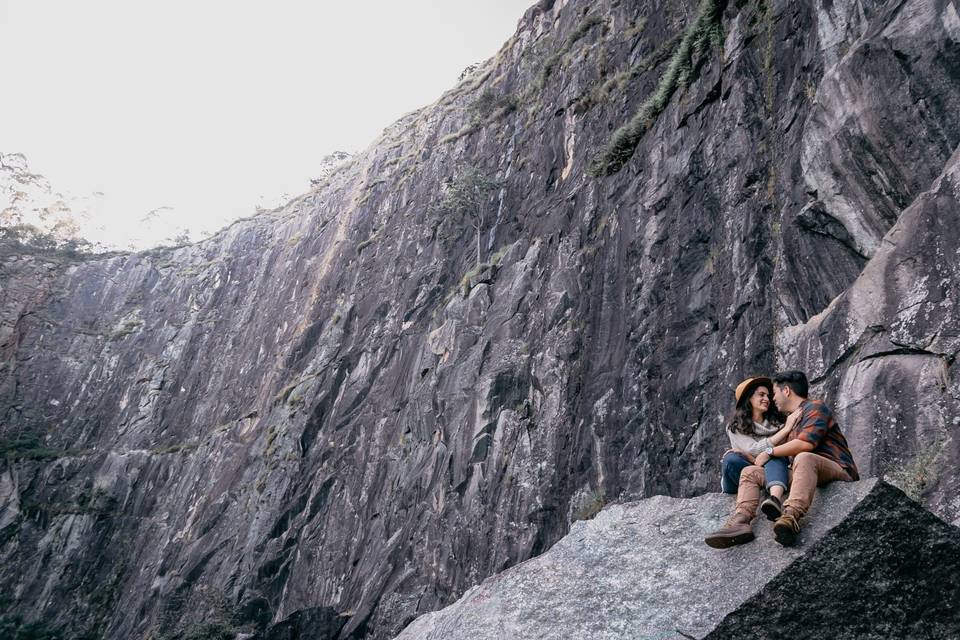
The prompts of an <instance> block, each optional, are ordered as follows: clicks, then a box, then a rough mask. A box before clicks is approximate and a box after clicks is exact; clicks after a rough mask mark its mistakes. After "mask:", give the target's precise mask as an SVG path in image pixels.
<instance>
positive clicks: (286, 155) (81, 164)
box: [0, 0, 534, 244]
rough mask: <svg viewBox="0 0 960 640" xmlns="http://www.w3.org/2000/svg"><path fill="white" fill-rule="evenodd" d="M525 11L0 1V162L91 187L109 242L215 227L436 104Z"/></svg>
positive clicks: (80, 190)
mask: <svg viewBox="0 0 960 640" xmlns="http://www.w3.org/2000/svg"><path fill="white" fill-rule="evenodd" d="M533 1H534V0H492V1H487V2H475V1H473V2H468V1H466V0H442V1H440V0H438V1H434V2H430V1H426V0H411V1H404V0H394V1H376V2H370V1H368V2H293V1H286V0H274V1H272V2H249V1H238V0H231V1H229V2H228V1H220V0H216V1H215V0H193V1H191V2H184V1H181V0H163V1H162V2H146V1H142V0H115V1H113V0H109V1H108V0H82V1H77V0H62V1H53V0H0V47H2V49H0V50H2V53H3V60H4V63H3V70H4V72H3V84H4V89H3V96H2V97H0V152H5V153H12V152H21V153H23V154H25V155H26V157H27V160H28V162H29V166H30V168H31V170H32V171H35V172H37V173H41V174H44V175H45V176H46V177H47V178H48V179H49V181H50V183H51V184H52V185H53V186H54V187H55V188H56V189H57V190H62V191H67V192H69V194H70V195H72V196H75V197H82V196H87V195H89V194H91V193H93V192H103V193H104V194H105V195H104V196H103V197H101V198H100V200H99V201H98V204H97V206H96V207H95V208H96V209H97V212H96V213H97V215H102V216H105V218H104V220H106V224H105V226H106V227H107V228H108V229H112V231H109V233H110V234H111V235H112V236H118V237H119V235H122V233H121V231H122V232H123V233H129V229H130V227H131V223H134V224H135V222H136V221H137V220H139V219H140V218H141V217H142V216H143V215H144V214H145V213H146V212H148V211H151V210H153V209H157V208H159V207H172V208H173V212H172V213H171V212H167V213H166V215H168V216H170V219H171V220H174V219H175V220H176V221H177V222H178V224H180V223H182V224H188V225H189V226H190V228H191V230H192V231H193V232H194V233H196V232H198V231H201V230H203V229H207V230H212V229H210V227H217V226H220V225H222V223H223V222H224V221H225V220H228V219H232V218H234V217H239V216H244V215H249V214H250V213H252V212H253V210H254V207H255V206H256V205H257V204H263V205H268V206H273V205H275V204H277V203H278V202H279V199H280V196H281V194H284V193H287V194H291V195H294V194H298V193H302V192H304V191H306V190H307V189H308V187H309V179H310V178H311V177H315V176H316V175H317V173H318V166H319V161H320V159H321V158H323V156H325V155H326V154H328V153H331V152H333V151H335V150H347V151H359V150H361V149H363V148H365V147H366V146H367V145H368V144H369V143H370V142H371V141H372V140H373V139H374V138H375V137H376V136H377V134H379V132H380V131H381V130H382V129H383V128H384V127H386V126H387V125H388V124H390V123H391V122H393V121H394V120H396V119H397V118H398V117H400V116H401V115H403V114H404V113H407V112H409V111H411V110H413V109H416V108H418V107H420V106H423V105H425V104H428V103H430V102H433V101H434V100H435V99H436V98H438V97H439V96H440V94H441V93H442V92H443V91H444V90H446V89H448V88H450V87H452V86H453V85H455V84H456V81H457V77H458V76H459V75H460V72H461V71H462V70H463V68H464V67H466V66H467V65H468V64H470V63H473V62H478V61H481V60H485V59H486V58H489V57H491V56H493V55H494V54H495V53H496V52H497V50H498V49H499V48H500V45H502V44H503V42H505V41H506V40H507V39H508V38H509V37H510V35H512V33H513V32H514V30H515V29H516V25H517V21H518V20H519V18H520V16H521V15H522V14H523V12H524V11H525V10H526V8H527V7H528V6H529V5H530V4H531V3H532V2H533ZM0 204H2V203H0ZM98 239H100V238H98ZM107 239H108V240H112V241H114V242H120V243H121V244H122V241H121V240H117V239H114V238H112V237H111V238H107ZM157 240H159V238H157Z"/></svg>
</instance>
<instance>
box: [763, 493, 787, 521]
mask: <svg viewBox="0 0 960 640" xmlns="http://www.w3.org/2000/svg"><path fill="white" fill-rule="evenodd" d="M760 511H761V513H763V515H765V516H767V520H769V521H770V522H773V521H774V520H776V519H777V518H779V517H780V516H781V515H783V503H782V502H780V498H778V497H776V496H770V497H768V498H767V499H766V500H764V501H763V502H762V503H760Z"/></svg>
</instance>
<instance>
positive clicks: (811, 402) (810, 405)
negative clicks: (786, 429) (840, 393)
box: [803, 398, 833, 415]
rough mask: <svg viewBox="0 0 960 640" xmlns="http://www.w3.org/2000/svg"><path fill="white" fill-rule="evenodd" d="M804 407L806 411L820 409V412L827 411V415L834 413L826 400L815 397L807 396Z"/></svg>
mask: <svg viewBox="0 0 960 640" xmlns="http://www.w3.org/2000/svg"><path fill="white" fill-rule="evenodd" d="M803 409H804V411H819V412H820V413H825V414H827V415H830V414H832V413H833V411H831V410H830V407H828V406H827V403H826V402H824V401H823V400H817V399H814V398H807V400H806V401H804V405H803Z"/></svg>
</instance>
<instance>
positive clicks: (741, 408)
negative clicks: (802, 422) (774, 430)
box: [727, 384, 783, 436]
mask: <svg viewBox="0 0 960 640" xmlns="http://www.w3.org/2000/svg"><path fill="white" fill-rule="evenodd" d="M762 386H765V385H759V384H758V385H757V386H755V387H754V388H752V389H748V391H749V393H744V394H743V396H742V397H741V398H740V402H738V403H737V406H736V407H734V409H733V413H732V414H731V415H730V419H729V420H728V421H727V429H729V430H730V431H733V432H734V433H743V434H746V435H748V436H754V435H757V432H756V431H754V429H753V409H752V408H751V407H750V398H751V397H753V394H754V392H756V390H757V389H759V388H760V387H762ZM763 419H764V420H766V421H767V422H769V423H770V424H772V425H780V424H783V418H782V417H781V416H780V412H779V411H778V410H777V405H775V404H774V403H773V397H772V395H771V397H770V407H769V408H768V409H767V411H766V413H764V414H763Z"/></svg>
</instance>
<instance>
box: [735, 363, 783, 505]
mask: <svg viewBox="0 0 960 640" xmlns="http://www.w3.org/2000/svg"><path fill="white" fill-rule="evenodd" d="M734 397H735V398H736V407H735V408H734V410H733V415H731V416H730V419H729V421H728V422H727V436H728V437H729V438H730V447H731V448H730V450H729V451H727V452H726V453H725V454H723V459H722V461H721V463H720V468H721V472H720V488H721V490H722V491H723V492H724V493H736V492H737V486H738V485H739V484H740V472H741V471H743V470H744V469H745V468H746V467H748V466H750V465H751V464H753V459H754V458H755V457H756V456H757V455H759V454H760V453H762V452H763V451H764V450H766V449H767V448H768V447H773V446H775V445H778V444H780V443H781V442H783V440H784V439H785V438H786V437H787V435H788V434H789V433H790V429H791V428H792V427H793V422H794V421H795V418H794V416H790V418H789V419H788V420H787V424H786V425H783V426H781V424H780V422H781V421H780V413H779V412H778V411H777V408H776V406H775V405H774V404H773V381H771V380H770V378H765V377H756V378H747V379H746V380H744V381H743V382H741V383H740V384H739V385H737V389H736V391H734ZM763 470H764V473H765V474H766V479H767V492H768V493H769V494H770V497H769V498H767V499H766V500H764V501H763V503H762V504H761V505H760V510H761V511H762V512H763V514H764V515H765V516H766V517H767V519H769V520H776V519H777V518H779V517H780V512H781V510H782V508H783V494H784V492H785V491H786V490H787V460H786V459H785V458H772V459H770V460H769V461H768V462H767V463H766V464H765V465H763Z"/></svg>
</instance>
